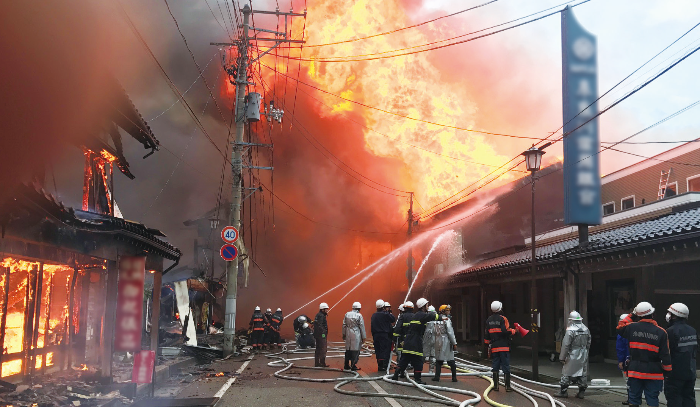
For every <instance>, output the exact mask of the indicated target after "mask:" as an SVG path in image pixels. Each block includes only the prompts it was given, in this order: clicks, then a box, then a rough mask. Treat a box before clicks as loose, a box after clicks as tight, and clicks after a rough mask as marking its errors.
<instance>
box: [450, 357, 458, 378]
mask: <svg viewBox="0 0 700 407" xmlns="http://www.w3.org/2000/svg"><path fill="white" fill-rule="evenodd" d="M448 364H449V365H450V369H452V381H453V382H455V383H456V382H457V364H456V363H455V361H454V360H451V361H449V362H448Z"/></svg>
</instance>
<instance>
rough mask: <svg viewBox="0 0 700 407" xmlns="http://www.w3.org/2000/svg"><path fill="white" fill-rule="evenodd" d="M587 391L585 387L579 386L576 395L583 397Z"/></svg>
mask: <svg viewBox="0 0 700 407" xmlns="http://www.w3.org/2000/svg"><path fill="white" fill-rule="evenodd" d="M585 392H586V388H585V387H579V388H578V393H576V397H577V398H580V399H582V398H583V397H584V393H585Z"/></svg>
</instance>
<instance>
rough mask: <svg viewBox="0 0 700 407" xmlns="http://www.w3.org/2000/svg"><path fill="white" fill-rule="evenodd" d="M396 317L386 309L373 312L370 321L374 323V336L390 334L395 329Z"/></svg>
mask: <svg viewBox="0 0 700 407" xmlns="http://www.w3.org/2000/svg"><path fill="white" fill-rule="evenodd" d="M394 322H396V317H395V316H393V315H392V314H390V313H388V312H385V311H377V312H375V313H374V314H372V319H371V320H370V323H371V324H372V336H376V335H379V334H384V335H386V336H389V334H391V333H392V331H393V326H394Z"/></svg>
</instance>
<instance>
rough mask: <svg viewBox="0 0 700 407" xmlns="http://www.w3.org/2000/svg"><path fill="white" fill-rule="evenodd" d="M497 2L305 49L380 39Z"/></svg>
mask: <svg viewBox="0 0 700 407" xmlns="http://www.w3.org/2000/svg"><path fill="white" fill-rule="evenodd" d="M497 1H498V0H491V1H488V2H486V3H482V4H479V5H477V6H474V7H469V8H467V9H464V10H460V11H457V12H454V13H451V14H447V15H444V16H440V17H437V18H433V19H431V20H428V21H423V22H422V23H418V24H413V25H409V26H407V27H401V28H397V29H395V30H391V31H385V32H382V33H379V34H373V35H368V36H366V37H359V38H352V39H349V40H344V41H336V42H329V43H326V44H316V45H307V47H310V48H311V47H326V46H329V45H337V44H347V43H349V42H356V41H362V40H367V39H370V38H375V37H380V36H383V35H389V34H394V33H397V32H399V31H404V30H408V29H411V28H416V27H420V26H422V25H426V24H430V23H433V22H435V21H438V20H442V19H443V18H448V17H453V16H456V15H458V14H462V13H466V12H467V11H471V10H475V9H477V8H480V7H484V6H487V5H489V4H491V3H495V2H497Z"/></svg>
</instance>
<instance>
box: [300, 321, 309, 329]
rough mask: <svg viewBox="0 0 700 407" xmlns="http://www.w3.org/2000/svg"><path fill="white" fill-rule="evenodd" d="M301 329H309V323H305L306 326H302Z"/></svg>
mask: <svg viewBox="0 0 700 407" xmlns="http://www.w3.org/2000/svg"><path fill="white" fill-rule="evenodd" d="M301 327H302V328H304V329H306V328H308V327H309V323H308V322H304V325H302V326H301Z"/></svg>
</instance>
